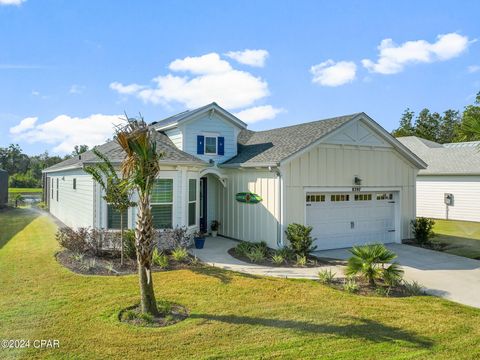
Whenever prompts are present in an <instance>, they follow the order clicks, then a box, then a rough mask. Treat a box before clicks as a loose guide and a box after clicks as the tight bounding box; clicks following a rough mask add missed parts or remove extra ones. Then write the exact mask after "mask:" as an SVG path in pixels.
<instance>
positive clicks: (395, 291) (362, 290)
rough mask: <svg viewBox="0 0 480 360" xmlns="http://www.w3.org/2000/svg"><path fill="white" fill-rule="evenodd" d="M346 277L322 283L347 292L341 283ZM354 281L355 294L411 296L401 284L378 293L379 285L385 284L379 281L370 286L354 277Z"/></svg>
mask: <svg viewBox="0 0 480 360" xmlns="http://www.w3.org/2000/svg"><path fill="white" fill-rule="evenodd" d="M345 280H346V278H335V279H334V280H333V282H331V283H329V284H324V285H327V286H330V287H332V288H334V289H337V290H340V291H345V292H347V291H346V290H345V289H344V287H343V285H344V283H345ZM356 282H357V285H358V291H357V292H355V293H353V294H356V295H362V296H380V297H385V296H387V297H409V296H413V295H411V294H410V293H408V292H407V290H406V287H405V286H404V285H403V284H400V285H397V286H393V287H391V288H390V290H389V292H388V295H387V294H384V293H380V292H379V291H378V290H377V289H378V288H379V287H383V288H385V285H383V284H381V283H380V282H379V283H377V287H372V286H371V285H370V284H369V283H368V282H366V281H363V280H362V279H361V278H356Z"/></svg>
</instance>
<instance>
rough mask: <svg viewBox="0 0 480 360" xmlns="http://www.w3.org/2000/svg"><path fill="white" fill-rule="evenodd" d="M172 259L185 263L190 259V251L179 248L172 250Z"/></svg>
mask: <svg viewBox="0 0 480 360" xmlns="http://www.w3.org/2000/svg"><path fill="white" fill-rule="evenodd" d="M172 258H173V260H175V261H179V262H182V261H185V260H186V259H187V258H188V251H187V249H185V248H183V247H177V248H175V249H173V250H172Z"/></svg>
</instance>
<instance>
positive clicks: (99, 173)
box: [85, 148, 136, 266]
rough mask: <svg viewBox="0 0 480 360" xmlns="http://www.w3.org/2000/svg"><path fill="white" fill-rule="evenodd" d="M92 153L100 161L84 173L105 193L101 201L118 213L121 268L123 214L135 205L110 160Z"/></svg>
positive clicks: (96, 150)
mask: <svg viewBox="0 0 480 360" xmlns="http://www.w3.org/2000/svg"><path fill="white" fill-rule="evenodd" d="M93 153H94V154H95V155H96V156H97V157H98V158H100V159H101V160H102V162H100V163H97V164H95V165H90V166H86V167H85V171H86V172H87V173H89V174H90V175H92V177H93V179H94V180H95V181H96V182H97V183H98V184H100V187H101V188H102V189H103V191H104V192H105V195H104V196H103V199H104V200H105V201H106V202H107V204H109V205H111V206H112V207H113V208H114V209H115V210H117V211H119V212H120V264H121V265H122V266H123V259H124V255H123V254H124V243H123V236H124V230H125V229H124V221H123V220H124V219H123V216H124V212H125V211H126V210H128V209H129V208H130V207H132V206H135V205H136V204H135V203H134V202H132V201H131V197H132V191H131V189H130V188H129V187H128V186H127V182H126V181H125V179H122V178H121V177H119V176H118V174H117V171H116V170H115V168H114V166H113V165H112V163H111V162H110V160H109V159H108V158H107V157H106V156H105V155H104V154H102V153H101V152H100V151H98V149H97V148H94V149H93Z"/></svg>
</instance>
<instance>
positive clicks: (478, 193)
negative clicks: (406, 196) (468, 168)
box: [417, 175, 480, 221]
mask: <svg viewBox="0 0 480 360" xmlns="http://www.w3.org/2000/svg"><path fill="white" fill-rule="evenodd" d="M445 193H449V194H453V197H454V203H453V206H449V207H448V219H450V220H464V221H480V176H452V175H448V176H426V175H425V176H423V175H421V176H418V177H417V215H418V216H423V217H428V218H435V219H447V206H446V205H445V203H444V194H445Z"/></svg>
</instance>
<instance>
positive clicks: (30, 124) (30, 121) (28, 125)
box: [10, 117, 38, 134]
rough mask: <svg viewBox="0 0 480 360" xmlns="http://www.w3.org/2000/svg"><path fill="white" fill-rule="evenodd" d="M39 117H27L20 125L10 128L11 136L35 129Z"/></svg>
mask: <svg viewBox="0 0 480 360" xmlns="http://www.w3.org/2000/svg"><path fill="white" fill-rule="evenodd" d="M37 120H38V117H27V118H25V119H23V120H22V121H20V123H19V124H18V125H16V126H14V127H11V128H10V134H19V133H21V132H24V131H26V130H30V129H32V128H34V127H35V123H36V122H37Z"/></svg>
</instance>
